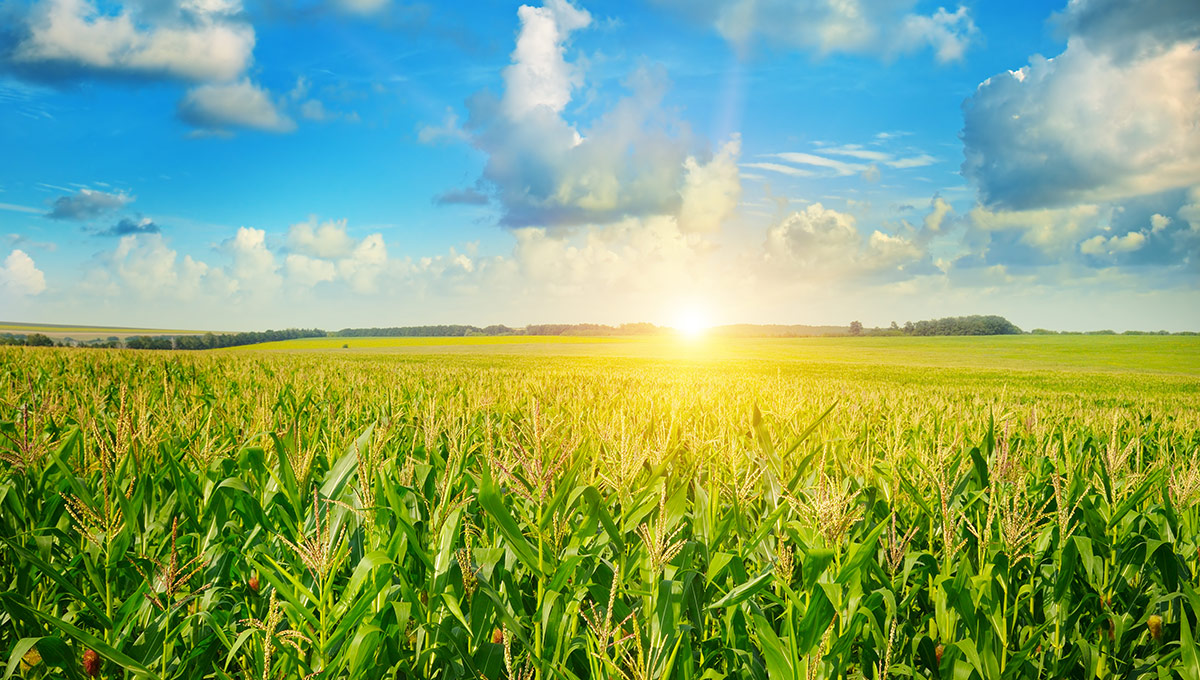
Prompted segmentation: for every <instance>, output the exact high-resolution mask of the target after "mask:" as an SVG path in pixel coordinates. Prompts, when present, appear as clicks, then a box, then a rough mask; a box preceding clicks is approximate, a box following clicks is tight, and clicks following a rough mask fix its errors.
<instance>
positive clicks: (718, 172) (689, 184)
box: [679, 136, 742, 233]
mask: <svg viewBox="0 0 1200 680" xmlns="http://www.w3.org/2000/svg"><path fill="white" fill-rule="evenodd" d="M741 148H742V142H741V138H740V137H736V136H735V137H734V138H733V139H731V140H730V141H729V142H727V143H726V144H725V146H724V147H722V148H721V150H720V151H719V152H718V153H717V154H715V155H714V156H713V158H712V160H710V161H709V162H708V163H705V164H703V165H702V164H700V163H699V162H697V161H696V159H695V158H694V157H691V156H689V157H688V158H687V160H685V161H684V163H683V168H684V178H683V188H682V190H681V191H680V198H681V204H680V208H679V226H680V228H681V229H682V230H683V231H685V232H701V233H713V232H715V231H717V229H719V228H720V226H721V223H723V222H724V221H725V219H726V218H728V217H729V216H730V215H731V214H733V211H734V209H735V208H737V205H738V202H739V201H741V199H742V183H741V178H740V177H739V175H738V165H737V159H738V154H739V153H741Z"/></svg>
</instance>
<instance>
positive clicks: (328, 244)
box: [287, 217, 354, 259]
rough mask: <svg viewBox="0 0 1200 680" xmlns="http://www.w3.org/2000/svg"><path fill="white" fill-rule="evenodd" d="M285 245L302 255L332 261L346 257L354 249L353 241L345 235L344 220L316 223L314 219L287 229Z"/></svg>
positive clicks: (311, 218)
mask: <svg viewBox="0 0 1200 680" xmlns="http://www.w3.org/2000/svg"><path fill="white" fill-rule="evenodd" d="M287 244H288V247H289V248H291V249H292V250H294V251H296V252H298V253H302V254H304V255H311V256H313V257H320V258H325V259H333V258H339V257H346V256H347V255H349V254H350V251H351V250H352V249H353V248H354V239H352V238H350V236H349V234H347V233H346V220H327V221H325V222H321V223H318V222H317V218H316V217H310V218H309V219H308V221H306V222H297V223H296V224H293V225H292V226H291V227H289V228H288V233H287Z"/></svg>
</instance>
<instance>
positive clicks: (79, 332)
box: [0, 321, 206, 340]
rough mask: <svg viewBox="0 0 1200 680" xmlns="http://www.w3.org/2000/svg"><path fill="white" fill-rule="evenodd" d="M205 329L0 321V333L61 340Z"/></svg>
mask: <svg viewBox="0 0 1200 680" xmlns="http://www.w3.org/2000/svg"><path fill="white" fill-rule="evenodd" d="M205 332H206V331H181V330H171V329H167V328H125V327H121V326H76V325H60V324H36V323H35V324H26V323H20V322H8V321H0V333H13V334H17V335H24V334H28V333H41V334H42V335H45V336H48V337H50V338H53V339H54V340H63V339H65V338H72V339H74V340H103V339H105V338H110V337H117V338H121V339H122V340H123V339H125V338H129V337H132V336H135V335H203V334H204V333H205Z"/></svg>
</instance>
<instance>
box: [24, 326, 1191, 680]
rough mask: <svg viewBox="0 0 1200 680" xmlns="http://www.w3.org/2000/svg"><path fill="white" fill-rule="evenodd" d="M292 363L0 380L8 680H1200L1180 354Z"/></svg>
mask: <svg viewBox="0 0 1200 680" xmlns="http://www.w3.org/2000/svg"><path fill="white" fill-rule="evenodd" d="M324 340H326V339H316V340H313V339H302V340H296V341H287V342H284V343H278V344H275V343H273V344H272V345H269V346H267V347H266V348H265V349H264V348H263V347H261V346H259V347H252V348H237V349H229V350H221V351H215V352H195V353H184V352H151V351H145V352H122V351H104V350H85V349H75V350H72V349H45V350H40V349H32V348H0V431H2V432H3V434H4V437H3V438H2V439H0V458H2V459H3V461H2V462H0V507H2V508H3V510H2V512H0V541H3V545H0V555H2V556H3V559H0V581H2V583H0V624H2V625H0V655H2V656H0V665H3V664H7V667H6V672H7V673H8V674H9V675H10V676H14V675H15V676H17V677H30V678H33V677H62V676H64V675H65V676H67V677H94V676H95V675H93V674H96V675H99V676H102V677H147V678H199V677H205V678H263V679H264V680H265V679H267V678H283V677H288V678H291V677H303V676H307V675H310V674H312V675H313V676H314V677H321V678H325V677H329V678H333V677H353V678H381V677H388V678H391V677H401V678H432V677H437V678H473V677H480V678H489V679H495V678H514V679H516V678H520V679H521V680H526V679H528V678H537V679H539V680H540V679H542V678H589V677H612V678H639V679H641V678H696V679H699V678H722V677H733V678H771V679H772V680H774V679H776V678H827V677H869V678H882V677H895V678H906V677H920V678H951V677H953V678H1009V677H1011V678H1032V677H1047V678H1054V677H1127V676H1133V675H1137V674H1143V673H1145V674H1150V675H1154V676H1157V677H1180V678H1194V677H1198V675H1200V661H1198V660H1197V654H1196V650H1195V645H1194V641H1195V637H1196V630H1195V629H1196V625H1197V620H1196V612H1197V610H1198V607H1200V600H1198V599H1197V594H1196V592H1195V589H1196V588H1197V587H1200V583H1198V581H1197V576H1196V574H1197V570H1198V569H1200V532H1198V525H1197V522H1200V511H1198V510H1197V504H1198V501H1200V461H1198V460H1197V455H1200V451H1198V449H1200V341H1198V339H1197V338H1193V337H1167V338H1159V337H1079V336H1075V337H1053V338H1046V337H1032V336H1017V337H1011V338H934V339H928V338H861V339H854V338H814V339H798V340H723V341H718V340H715V339H714V340H707V341H705V340H700V341H695V342H690V343H689V342H684V341H681V340H678V339H675V338H669V339H668V338H656V339H639V340H625V339H619V340H609V339H594V338H578V339H572V340H570V341H567V342H562V341H561V340H562V339H555V340H543V339H538V341H537V342H533V343H530V342H517V341H518V340H525V341H528V340H530V338H513V339H511V340H510V339H504V342H497V340H500V338H492V339H482V340H478V341H477V340H476V339H473V338H463V339H455V340H453V341H449V340H443V339H437V340H442V341H440V342H435V341H433V340H432V339H419V341H417V340H406V339H387V340H386V341H384V340H376V339H367V338H361V339H360V338H349V339H343V338H330V339H328V340H330V341H335V340H336V341H337V344H336V345H334V346H333V347H326V346H320V347H317V346H314V345H313V343H315V342H318V341H321V342H323V341H324ZM342 344H348V345H349V347H348V348H346V349H342V348H341V345H342Z"/></svg>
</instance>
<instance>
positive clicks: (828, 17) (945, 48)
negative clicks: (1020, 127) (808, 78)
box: [660, 0, 978, 62]
mask: <svg viewBox="0 0 1200 680" xmlns="http://www.w3.org/2000/svg"><path fill="white" fill-rule="evenodd" d="M660 2H665V3H667V4H674V5H677V6H679V8H680V10H681V11H684V12H687V13H689V14H693V15H697V16H699V17H700V18H701V19H702V20H705V21H709V22H711V23H712V24H713V26H714V27H715V28H716V29H717V31H718V32H719V33H720V34H721V35H722V36H723V37H724V38H725V39H726V40H728V41H729V42H731V43H733V44H734V45H736V46H737V47H739V48H740V49H742V50H743V51H745V50H748V49H749V48H750V47H751V46H752V45H754V44H755V43H756V41H760V40H762V39H766V41H768V42H770V43H774V44H776V45H784V46H787V47H794V48H798V49H805V50H814V51H816V52H818V53H820V54H831V53H835V52H849V53H854V54H871V55H878V56H881V57H885V58H890V57H894V56H896V55H901V54H909V53H913V52H917V51H920V50H923V49H925V48H930V49H932V50H933V52H934V56H935V58H936V59H937V60H938V61H940V62H948V61H957V60H959V59H961V58H962V56H963V53H964V51H965V50H966V48H967V46H968V45H969V44H970V42H971V41H972V40H973V39H974V38H975V37H976V35H977V33H978V29H976V27H975V24H974V22H973V21H972V20H971V16H970V13H969V12H968V10H967V9H966V8H965V7H963V6H959V7H958V8H957V9H956V10H955V11H954V12H949V11H946V10H945V9H943V8H938V10H937V11H936V12H934V13H933V14H930V15H923V14H919V13H917V12H916V11H914V9H915V5H916V4H917V2H916V0H889V1H887V2H876V1H872V0H836V1H830V0H660Z"/></svg>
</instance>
